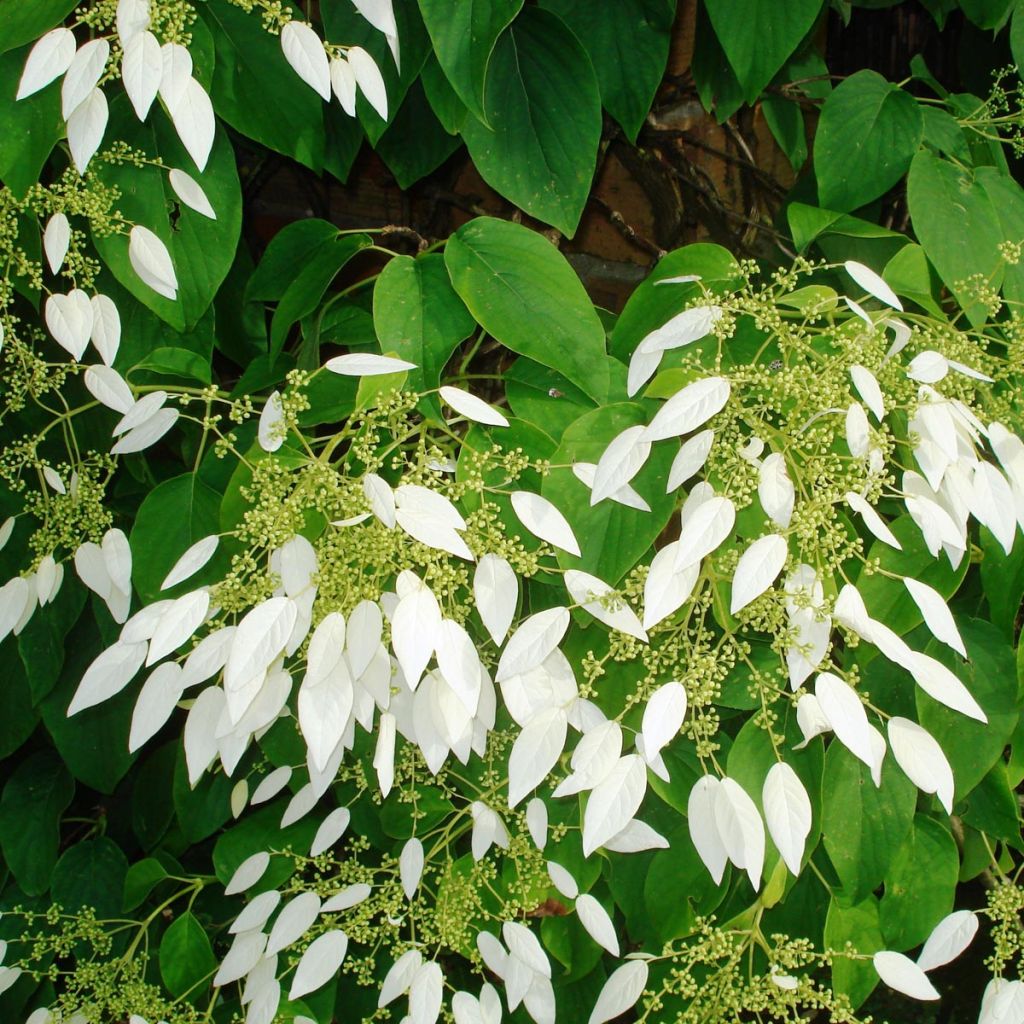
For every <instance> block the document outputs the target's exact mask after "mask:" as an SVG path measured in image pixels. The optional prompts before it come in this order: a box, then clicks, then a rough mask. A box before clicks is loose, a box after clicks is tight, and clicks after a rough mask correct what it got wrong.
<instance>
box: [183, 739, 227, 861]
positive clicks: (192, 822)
mask: <svg viewBox="0 0 1024 1024" xmlns="http://www.w3.org/2000/svg"><path fill="white" fill-rule="evenodd" d="M234 785H235V784H234V782H232V781H231V779H229V778H228V777H227V776H226V775H225V774H223V772H217V773H216V774H211V773H210V772H207V773H206V774H205V775H203V776H202V778H200V779H199V781H198V782H197V783H196V786H195V789H192V788H191V787H190V786H189V784H188V767H187V765H186V764H185V748H184V746H179V747H178V758H177V760H176V762H175V765H174V782H173V784H172V793H173V798H174V812H175V814H176V815H177V818H178V825H179V826H180V827H181V831H182V834H183V835H184V836H185V838H186V839H187V840H188V842H189V843H198V842H200V841H202V840H203V839H206V838H207V837H208V836H212V835H213V833H214V832H216V831H217V829H219V828H220V827H221V825H223V824H224V823H225V822H226V821H227V820H228V819H229V818H230V817H231V790H232V789H233V788H234Z"/></svg>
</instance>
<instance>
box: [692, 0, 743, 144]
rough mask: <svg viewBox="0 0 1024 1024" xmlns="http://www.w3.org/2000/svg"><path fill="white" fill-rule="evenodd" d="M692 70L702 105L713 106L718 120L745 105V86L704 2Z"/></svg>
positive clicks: (722, 120)
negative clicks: (720, 40) (733, 67)
mask: <svg viewBox="0 0 1024 1024" xmlns="http://www.w3.org/2000/svg"><path fill="white" fill-rule="evenodd" d="M690 73H691V74H692V75H693V84H694V85H695V86H696V87H697V96H698V97H699V98H700V102H701V104H702V106H703V107H704V109H705V110H709V111H710V110H714V112H715V119H716V120H717V121H718V123H719V124H722V123H723V122H724V121H726V120H727V119H728V118H730V117H732V115H733V114H735V113H736V111H737V110H739V109H740V107H742V106H743V86H742V85H740V82H739V79H738V78H737V77H736V73H735V72H734V71H733V69H732V67H731V66H730V65H729V60H728V58H727V57H726V56H725V51H724V50H723V49H722V44H721V43H720V42H719V41H718V36H717V35H715V30H714V28H712V26H711V19H710V18H709V17H708V12H707V9H706V7H705V6H704V4H698V6H697V23H696V25H695V26H694V43H693V58H692V60H691V62H690Z"/></svg>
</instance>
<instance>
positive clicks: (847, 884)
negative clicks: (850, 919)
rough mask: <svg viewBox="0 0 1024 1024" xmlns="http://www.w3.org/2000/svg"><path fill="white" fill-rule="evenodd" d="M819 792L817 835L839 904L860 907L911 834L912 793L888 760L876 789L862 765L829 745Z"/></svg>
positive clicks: (834, 744) (835, 745)
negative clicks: (831, 871)
mask: <svg viewBox="0 0 1024 1024" xmlns="http://www.w3.org/2000/svg"><path fill="white" fill-rule="evenodd" d="M821 791H822V799H823V802H824V807H823V810H822V815H821V831H822V833H823V834H824V837H825V850H826V851H827V852H828V855H829V859H830V860H831V861H832V864H833V866H834V867H835V869H836V874H837V875H838V876H839V880H840V882H842V885H843V890H842V894H841V896H842V901H843V902H844V903H846V904H850V903H860V902H861V901H862V900H863V899H865V898H866V897H867V896H869V895H870V894H871V892H872V890H873V889H874V888H875V886H877V885H878V883H879V882H881V881H882V879H883V877H884V876H885V872H886V871H887V869H888V867H889V865H890V864H891V863H892V859H893V857H894V856H895V855H896V851H897V850H898V849H899V847H900V843H901V842H902V841H903V838H904V836H906V834H907V832H909V831H910V824H911V822H912V821H913V818H914V805H915V804H916V803H917V789H916V787H915V786H914V784H913V783H912V782H911V781H910V780H909V779H908V778H907V777H906V776H905V775H904V774H903V772H901V771H900V770H899V768H897V767H896V763H895V762H894V761H893V759H892V757H891V756H889V755H887V756H886V759H885V764H884V765H883V767H882V785H881V786H880V787H876V786H875V784H874V783H873V782H872V781H871V772H870V771H869V770H868V768H867V766H866V765H864V764H863V763H861V762H860V761H858V760H857V758H855V757H854V756H853V754H851V753H850V752H849V751H848V750H847V749H846V748H845V747H844V746H843V745H842V744H841V743H839V742H838V741H836V740H833V741H832V743H831V744H829V748H828V753H827V754H826V756H825V775H824V778H823V780H822V786H821Z"/></svg>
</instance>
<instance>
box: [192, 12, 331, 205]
mask: <svg viewBox="0 0 1024 1024" xmlns="http://www.w3.org/2000/svg"><path fill="white" fill-rule="evenodd" d="M286 6H289V7H291V5H290V4H288V5H286ZM197 10H198V11H199V12H200V14H201V15H202V16H203V18H204V19H205V20H206V23H207V25H208V26H209V28H210V31H211V32H212V34H213V41H214V45H215V47H216V55H217V57H216V61H217V62H216V70H215V72H214V76H213V89H212V98H213V105H214V107H215V109H216V111H217V113H218V114H219V115H220V116H221V117H222V118H224V120H225V121H227V123H228V124H229V125H231V127H232V128H234V129H236V130H237V131H239V132H241V133H242V134H243V135H246V136H248V137H249V138H250V139H255V140H256V141H257V142H259V143H262V144H263V145H264V146H267V147H268V148H270V149H273V150H276V151H277V152H278V153H284V155H285V156H290V157H291V158H292V159H293V160H297V161H298V162H299V163H300V164H305V165H306V166H307V167H309V168H311V169H312V170H314V171H319V170H320V169H321V167H322V166H323V162H324V115H323V101H322V100H321V99H320V97H319V96H318V95H317V94H316V93H315V92H313V90H312V89H310V88H309V87H308V86H305V85H304V84H303V83H302V81H301V79H299V77H298V76H297V75H296V74H295V72H294V71H293V70H292V69H291V68H290V67H289V66H288V62H287V61H286V60H285V59H284V54H283V53H282V52H281V44H280V41H279V40H278V38H277V37H276V36H272V35H270V34H269V33H268V32H266V31H264V29H263V26H262V24H261V21H260V15H259V13H252V14H246V13H245V11H243V10H241V9H240V8H239V7H237V6H235V5H234V4H232V3H230V0H209V2H208V3H203V4H199V5H198V7H197ZM292 10H294V8H292ZM346 41H347V40H346ZM214 205H215V206H216V204H214Z"/></svg>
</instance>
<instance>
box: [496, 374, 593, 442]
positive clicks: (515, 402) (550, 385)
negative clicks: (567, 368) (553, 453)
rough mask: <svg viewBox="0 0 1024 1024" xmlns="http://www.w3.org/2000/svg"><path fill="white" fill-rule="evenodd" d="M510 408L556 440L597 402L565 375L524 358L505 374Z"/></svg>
mask: <svg viewBox="0 0 1024 1024" xmlns="http://www.w3.org/2000/svg"><path fill="white" fill-rule="evenodd" d="M502 379H503V383H504V385H505V396H506V397H507V398H508V404H509V408H510V409H511V410H512V411H513V412H514V413H515V414H516V416H518V417H519V418H520V419H522V420H526V422H527V423H531V424H533V426H535V427H537V428H539V429H540V430H543V431H544V432H545V433H546V434H547V435H548V436H549V437H552V438H554V440H555V441H556V442H557V441H559V440H560V439H561V437H562V435H563V434H564V433H565V430H566V428H567V427H568V426H569V425H570V424H572V423H574V422H575V421H576V420H578V419H579V418H580V416H582V415H583V414H584V413H585V412H589V411H590V410H591V409H593V408H594V403H593V402H592V401H591V400H590V399H589V398H588V397H587V396H586V395H585V394H584V393H583V392H582V391H581V390H580V389H579V388H578V387H576V385H575V384H572V383H570V382H569V381H568V380H566V378H565V377H563V376H562V374H560V373H557V372H556V371H555V370H552V369H551V368H550V367H549V366H543V365H542V364H541V363H538V362H536V361H535V360H533V359H526V358H525V357H521V358H519V359H517V360H516V361H515V362H514V363H513V364H512V365H511V366H510V367H509V368H508V370H506V371H505V373H504V374H502Z"/></svg>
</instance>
